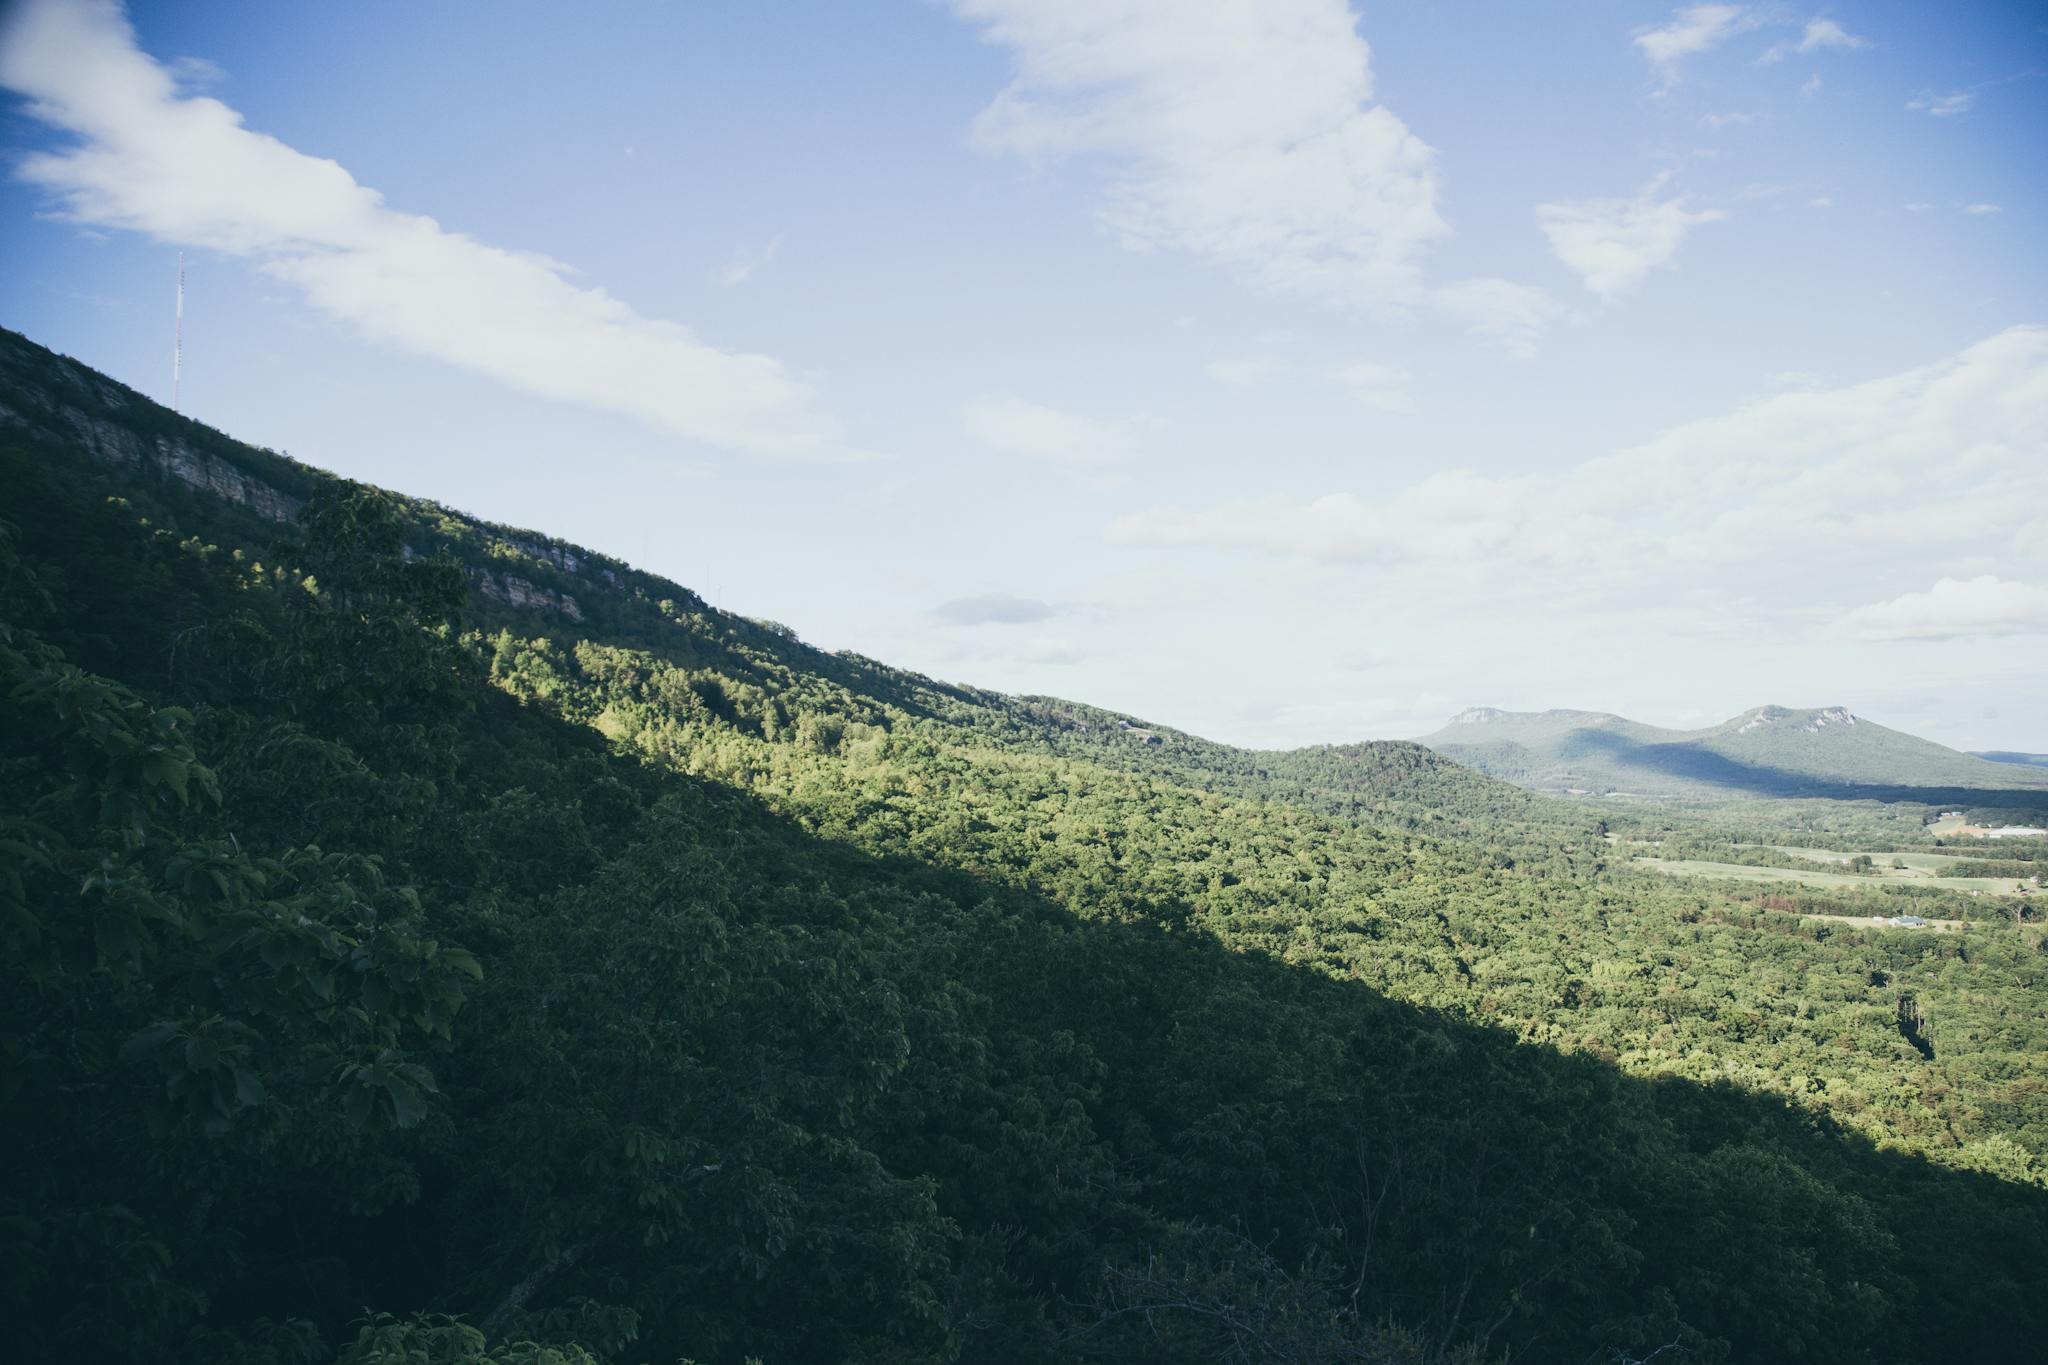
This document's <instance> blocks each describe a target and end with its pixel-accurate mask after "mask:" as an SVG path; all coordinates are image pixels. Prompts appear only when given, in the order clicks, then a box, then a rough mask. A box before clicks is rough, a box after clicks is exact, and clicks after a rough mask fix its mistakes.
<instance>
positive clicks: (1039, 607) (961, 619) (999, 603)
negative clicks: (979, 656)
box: [932, 592, 1057, 626]
mask: <svg viewBox="0 0 2048 1365" xmlns="http://www.w3.org/2000/svg"><path fill="white" fill-rule="evenodd" d="M932 614H933V615H934V616H936V617H938V618H939V619H940V620H941V621H944V622H945V623H946V624H947V625H949V626H988V625H995V626H1025V625H1032V624H1035V623H1036V622H1039V621H1044V620H1047V619H1049V618H1050V617H1052V616H1054V615H1056V614H1057V610H1056V609H1055V608H1054V607H1053V606H1051V605H1050V604H1048V603H1045V602H1041V601H1039V600H1038V599H1037V598H1035V597H1018V596H1015V595H1014V594H1011V593H1007V592H991V593H984V594H982V595H981V596H979V597H956V598H954V599H953V600H952V601H950V602H941V603H940V604H939V605H938V606H936V607H934V608H933V609H932Z"/></svg>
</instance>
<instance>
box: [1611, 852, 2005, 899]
mask: <svg viewBox="0 0 2048 1365" xmlns="http://www.w3.org/2000/svg"><path fill="white" fill-rule="evenodd" d="M1873 856H1877V857H1880V859H1881V863H1888V862H1889V861H1890V859H1891V855H1889V854H1884V855H1873ZM1901 856H1902V857H1906V858H1911V857H1913V856H1915V855H1913V854H1904V855H1901ZM1930 856H1931V855H1930ZM1635 861H1636V862H1638V863H1641V864H1642V865H1643V866H1645V867H1649V868H1654V869H1655V870H1656V871H1658V872H1662V873H1665V874H1667V875H1669V876H1673V877H1715V878H1719V879H1722V880H1725V881H1737V882H1798V883H1799V884H1800V885H1802V886H1819V887H1825V888H1827V889H1828V890H1830V891H1834V890H1839V889H1842V888H1844V887H1854V888H1860V889H1865V890H1870V889H1875V888H1878V887H1883V886H1896V885H1898V884H1899V883H1901V882H1906V883H1910V884H1912V885H1916V886H1938V887H1942V888H1944V889H1953V890H1956V891H1982V892H1984V893H1986V894H1987V895H1998V896H2010V895H2013V894H2015V893H2017V892H2018V890H2019V888H2020V885H2021V883H2020V882H2019V881H2018V880H2017V879H2015V878H2012V877H1941V878H1936V877H1935V876H1934V874H1933V873H1932V872H1930V871H1927V870H1925V869H1916V868H1912V867H1908V868H1906V869H1905V870H1903V871H1900V870H1897V869H1894V868H1891V867H1883V875H1876V876H1871V875H1862V874H1858V873H1854V872H1823V871H1821V870H1820V869H1818V868H1815V869H1814V870H1813V871H1811V872H1809V871H1807V870H1806V869H1805V868H1794V867H1751V866H1749V865H1748V864H1746V863H1714V862H1706V861H1704V860H1701V859H1697V858H1637V859H1635Z"/></svg>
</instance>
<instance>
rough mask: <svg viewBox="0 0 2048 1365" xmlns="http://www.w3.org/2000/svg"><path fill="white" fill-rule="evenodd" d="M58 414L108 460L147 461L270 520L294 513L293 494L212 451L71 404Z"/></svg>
mask: <svg viewBox="0 0 2048 1365" xmlns="http://www.w3.org/2000/svg"><path fill="white" fill-rule="evenodd" d="M59 415H60V416H61V418H62V419H63V420H64V421H65V422H66V423H67V424H68V425H69V426H70V427H71V429H72V430H73V431H74V432H76V433H77V434H78V440H79V443H80V444H81V445H83V446H84V447H85V448H86V449H87V450H89V451H91V452H92V453H93V454H94V455H95V456H97V457H98V458H100V459H102V460H106V461H107V462H109V463H111V464H118V465H126V466H128V467H130V468H134V467H137V466H141V465H150V466H153V467H154V468H156V469H157V470H159V471H160V472H162V473H164V474H167V475H169V476H170V477H171V478H174V479H179V480H182V481H183V482H185V483H188V484H190V485H192V487H194V488H200V489H204V490H205V491H207V492H209V493H212V494H214V495H215V496H217V497H222V498H226V499H227V500H228V501H229V502H236V503H241V504H242V505H243V506H245V507H247V508H248V509H249V510H250V511H252V512H254V513H256V514H257V515H258V516H261V517H268V518H269V519H270V520H272V521H290V520H292V519H293V518H294V517H296V516H298V514H299V508H300V506H301V505H302V504H301V503H300V501H299V499H297V498H294V497H291V496H290V495H289V494H285V493H280V492H278V491H277V490H276V489H275V488H272V487H271V486H270V485H269V484H267V483H264V482H263V481H262V480H260V479H255V478H251V477H250V476H249V475H247V474H244V473H243V472H242V471H241V470H239V469H236V468H235V467H234V466H233V465H231V464H229V463H228V462H227V461H226V460H223V459H221V458H220V457H219V456H217V455H209V454H207V453H206V452H205V451H202V450H195V449H194V448H193V447H192V445H191V444H190V443H189V442H186V441H181V440H178V439H176V438H175V437H170V436H157V437H154V438H144V437H142V436H138V435H137V434H136V433H134V432H132V431H130V430H128V429H127V428H126V427H122V426H118V425H116V424H115V423H113V422H110V421H108V420H107V419H106V418H104V417H94V416H92V415H91V414H89V413H85V412H81V411H79V410H78V409H77V408H65V409H63V410H62V411H61V413H60V414H59Z"/></svg>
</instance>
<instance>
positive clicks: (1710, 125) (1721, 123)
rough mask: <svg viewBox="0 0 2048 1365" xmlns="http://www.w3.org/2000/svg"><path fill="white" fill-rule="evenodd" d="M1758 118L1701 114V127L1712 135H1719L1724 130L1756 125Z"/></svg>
mask: <svg viewBox="0 0 2048 1365" xmlns="http://www.w3.org/2000/svg"><path fill="white" fill-rule="evenodd" d="M1757 118H1758V115H1756V114H1742V113H1731V114H1701V115H1700V127H1702V128H1704V129H1706V130H1707V131H1708V132H1710V133H1718V132H1720V131H1721V130H1722V129H1723V128H1740V127H1742V126H1743V125H1744V124H1748V123H1755V122H1756V121H1757Z"/></svg>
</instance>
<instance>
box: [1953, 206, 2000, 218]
mask: <svg viewBox="0 0 2048 1365" xmlns="http://www.w3.org/2000/svg"><path fill="white" fill-rule="evenodd" d="M1963 212H1964V213H1970V214H1975V215H1977V216H1978V217H1983V216H1984V215H1986V214H1992V213H2003V212H2005V210H2004V209H2003V208H2001V207H2000V206H1998V205H1997V204H1965V205H1963Z"/></svg>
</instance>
